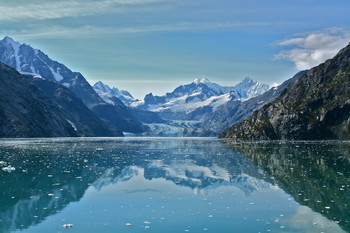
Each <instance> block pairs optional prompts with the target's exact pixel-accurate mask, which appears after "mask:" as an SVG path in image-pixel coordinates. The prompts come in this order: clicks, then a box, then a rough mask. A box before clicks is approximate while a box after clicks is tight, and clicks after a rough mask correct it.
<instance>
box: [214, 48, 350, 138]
mask: <svg viewBox="0 0 350 233" xmlns="http://www.w3.org/2000/svg"><path fill="white" fill-rule="evenodd" d="M349 97H350V45H348V46H347V47H345V48H344V49H342V50H341V51H340V52H339V53H338V54H337V55H336V56H335V57H334V58H332V59H329V60H327V61H326V62H324V63H322V64H320V65H319V66H316V67H314V68H312V69H311V70H309V71H308V72H307V73H305V74H303V75H301V77H299V78H298V79H296V80H294V81H293V82H292V83H290V84H289V85H288V86H287V87H286V88H285V89H284V90H283V91H282V93H281V95H280V96H279V97H278V98H276V99H275V100H274V101H273V102H271V103H269V104H266V105H264V106H263V107H262V108H261V109H260V110H258V111H256V112H254V114H253V115H252V116H251V117H249V118H247V119H246V120H244V121H242V122H240V123H238V124H236V125H234V126H232V127H231V128H229V129H227V130H225V131H224V132H223V133H222V134H221V135H220V136H221V137H228V138H234V139H250V140H257V139H258V140H261V139H264V140H265V139H279V140H287V139H288V140H290V139H293V140H294V139H295V140H321V139H349V138H350V123H349V122H350V102H349Z"/></svg>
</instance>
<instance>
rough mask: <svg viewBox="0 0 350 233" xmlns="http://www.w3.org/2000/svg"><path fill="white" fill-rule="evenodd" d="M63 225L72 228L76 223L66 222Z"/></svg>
mask: <svg viewBox="0 0 350 233" xmlns="http://www.w3.org/2000/svg"><path fill="white" fill-rule="evenodd" d="M62 226H63V227H64V228H72V227H74V225H73V224H71V223H66V224H63V225H62Z"/></svg>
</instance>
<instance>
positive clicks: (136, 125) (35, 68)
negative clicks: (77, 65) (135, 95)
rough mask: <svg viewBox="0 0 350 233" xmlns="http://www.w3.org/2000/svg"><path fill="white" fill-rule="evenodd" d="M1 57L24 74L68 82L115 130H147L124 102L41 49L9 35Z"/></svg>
mask: <svg viewBox="0 0 350 233" xmlns="http://www.w3.org/2000/svg"><path fill="white" fill-rule="evenodd" d="M0 61H1V62H3V63H5V64H7V65H9V66H11V67H13V68H15V69H16V70H17V71H19V72H20V73H22V74H29V75H35V76H37V77H42V78H45V79H47V80H50V81H54V82H56V83H59V84H61V85H64V86H66V87H67V88H69V89H70V90H71V91H72V92H74V93H75V94H76V95H77V96H78V97H79V98H80V99H81V100H82V101H83V102H84V104H85V105H87V106H88V107H89V108H90V109H91V110H92V111H93V112H94V113H95V114H96V115H98V116H99V117H101V118H102V120H104V121H105V122H106V123H107V124H109V127H110V128H112V129H113V130H114V131H115V132H118V131H119V129H120V130H123V131H126V132H133V133H138V132H142V131H143V126H142V124H141V123H140V122H139V121H138V120H136V119H135V118H134V117H133V116H132V115H131V114H130V113H129V111H124V110H125V109H127V108H125V105H124V104H123V103H122V102H120V101H119V102H117V103H115V104H114V105H110V104H108V103H106V102H105V101H104V100H103V99H102V98H101V97H100V96H99V95H98V94H97V93H96V91H95V90H94V89H93V88H92V87H91V86H90V84H89V83H88V82H87V81H86V79H85V78H84V77H83V76H82V75H81V74H80V73H78V72H72V71H71V70H70V69H68V68H67V67H66V66H65V65H63V64H61V63H59V62H56V61H54V60H52V59H50V58H49V57H48V56H47V55H46V54H44V53H43V52H42V51H40V50H38V49H34V48H32V47H31V46H29V45H26V44H21V43H18V42H16V41H14V40H13V39H12V38H10V37H5V38H4V39H3V40H1V41H0Z"/></svg>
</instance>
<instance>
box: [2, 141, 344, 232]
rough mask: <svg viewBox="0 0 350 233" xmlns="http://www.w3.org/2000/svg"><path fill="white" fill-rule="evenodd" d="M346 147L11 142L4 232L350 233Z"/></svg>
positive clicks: (5, 152) (5, 153) (6, 153)
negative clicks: (72, 226) (321, 232)
mask: <svg viewBox="0 0 350 233" xmlns="http://www.w3.org/2000/svg"><path fill="white" fill-rule="evenodd" d="M342 148H344V147H342V146H339V145H333V144H324V145H323V144H322V145H321V146H319V145H313V144H311V145H309V144H300V145H299V144H283V145H279V144H235V145H231V146H230V147H229V148H228V147H227V146H224V145H223V144H222V143H220V141H218V140H215V139H127V138H125V139H56V140H53V139H52V140H40V139H36V140H12V141H11V140H5V141H2V142H1V143H0V161H5V162H6V163H8V164H10V165H11V166H13V167H15V168H16V170H15V171H13V172H4V171H1V172H0V190H2V191H1V198H0V232H16V231H17V230H24V231H25V232H35V233H38V232H61V231H63V230H64V229H63V228H62V225H63V224H65V223H73V224H74V225H75V227H74V228H73V229H69V230H70V231H74V232H85V233H86V232H117V231H123V232H140V231H141V230H142V231H144V230H147V231H149V232H164V231H167V232H179V231H181V232H183V231H191V232H203V231H209V232H232V230H233V229H236V230H237V232H257V231H261V232H268V231H274V232H320V230H321V231H324V232H342V230H341V229H340V228H339V226H338V224H339V225H340V226H341V227H343V229H345V230H347V231H348V230H349V228H348V222H347V218H349V209H348V206H347V203H350V202H349V195H348V194H349V193H348V192H349V191H348V190H349V189H348V187H349V169H348V166H349V161H350V160H349V155H348V154H347V152H345V151H344V150H343V149H342ZM280 188H282V189H283V190H284V191H285V192H286V193H287V194H286V193H284V191H283V190H281V189H280ZM336 189H337V190H339V192H338V191H336V192H335V191H334V190H336ZM341 189H342V190H341ZM288 194H290V195H291V196H292V197H293V198H291V197H290V196H289V195H288ZM293 199H295V200H296V201H297V202H299V203H300V204H302V205H299V204H298V203H297V202H294V201H293ZM309 207H310V208H309ZM324 216H326V217H327V218H328V219H329V220H327V219H326V218H325V217H324ZM307 219H308V220H307ZM309 220H310V221H309ZM330 220H332V221H330ZM71 221H72V222H71ZM126 223H130V224H132V225H131V226H130V227H127V226H125V224H126ZM151 223H152V224H151ZM337 223H338V224H337Z"/></svg>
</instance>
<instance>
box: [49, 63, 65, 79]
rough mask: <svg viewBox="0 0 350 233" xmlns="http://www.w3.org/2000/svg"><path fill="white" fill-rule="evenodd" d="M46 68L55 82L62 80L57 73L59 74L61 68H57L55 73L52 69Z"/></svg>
mask: <svg viewBox="0 0 350 233" xmlns="http://www.w3.org/2000/svg"><path fill="white" fill-rule="evenodd" d="M46 65H47V64H46ZM47 67H48V68H49V69H50V71H51V73H52V75H53V77H54V78H55V80H56V81H57V82H60V81H62V80H63V77H62V75H61V74H60V73H59V72H60V71H61V68H59V67H58V68H57V71H55V70H54V69H53V68H52V67H50V66H47Z"/></svg>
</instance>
